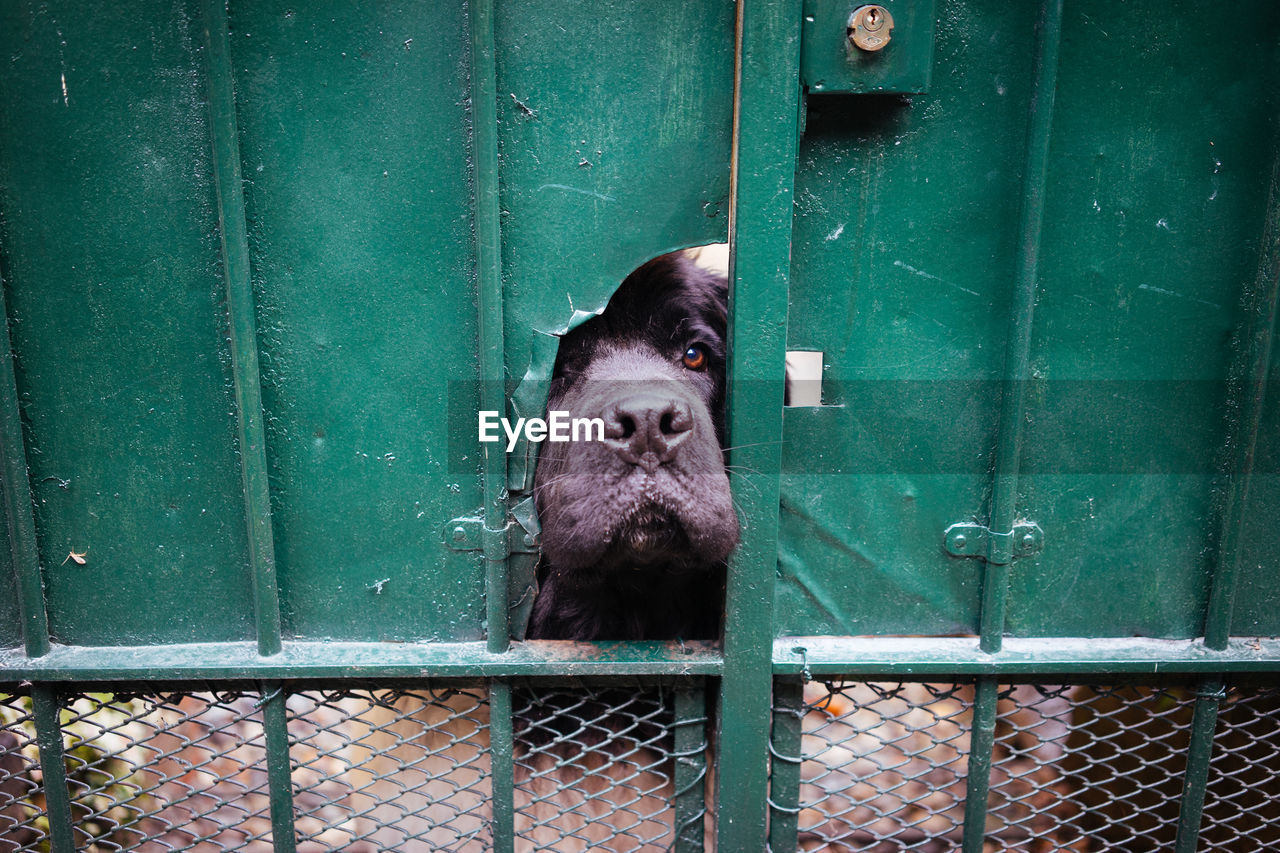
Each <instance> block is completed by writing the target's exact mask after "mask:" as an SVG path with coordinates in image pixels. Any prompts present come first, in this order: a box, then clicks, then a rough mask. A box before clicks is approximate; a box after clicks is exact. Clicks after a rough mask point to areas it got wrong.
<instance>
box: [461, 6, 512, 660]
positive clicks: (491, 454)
mask: <svg viewBox="0 0 1280 853" xmlns="http://www.w3.org/2000/svg"><path fill="white" fill-rule="evenodd" d="M470 14H471V17H470V28H471V109H472V115H471V121H472V148H473V157H474V171H475V233H476V245H475V248H476V294H477V297H476V306H477V311H478V314H477V320H478V324H479V338H480V342H479V360H480V407H481V408H482V409H484V410H491V411H498V412H504V413H505V412H506V410H507V402H506V391H505V382H504V379H505V369H506V368H505V359H506V356H505V350H504V341H503V319H502V318H503V310H502V309H503V305H502V223H501V218H500V209H499V174H498V99H497V48H496V46H495V41H494V26H495V22H494V0H473V2H472V3H470ZM481 453H482V454H483V458H484V474H483V478H484V485H483V491H484V527H485V530H486V531H497V530H502V531H504V533H503V536H504V541H503V543H502V544H501V547H499V546H498V543H496V542H495V541H494V540H493V539H492V538H491V537H486V539H485V542H484V546H485V547H484V556H485V617H486V625H487V632H488V643H489V651H492V652H503V651H506V650H507V647H508V645H509V644H510V634H511V627H510V609H509V607H508V602H507V598H508V591H507V586H508V583H509V578H508V574H509V566H508V562H507V558H508V556H509V554H510V549H509V548H508V547H507V546H506V542H505V536H506V533H505V531H506V529H507V525H508V520H507V515H508V510H507V503H506V495H507V491H506V483H507V457H506V454H505V453H503V452H502V451H501V450H500V449H499V448H498V447H497V446H495V445H491V444H485V445H483V447H482V448H481Z"/></svg>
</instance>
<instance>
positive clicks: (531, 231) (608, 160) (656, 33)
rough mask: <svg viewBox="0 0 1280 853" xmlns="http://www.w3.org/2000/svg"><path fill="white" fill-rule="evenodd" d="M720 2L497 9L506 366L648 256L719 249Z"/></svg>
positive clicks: (723, 119) (724, 65) (521, 365)
mask: <svg viewBox="0 0 1280 853" xmlns="http://www.w3.org/2000/svg"><path fill="white" fill-rule="evenodd" d="M733 14H734V4H733V3H732V2H728V0H713V2H707V3H656V4H646V5H644V6H643V8H640V7H638V6H637V5H636V4H634V3H624V2H617V0H609V2H591V3H586V2H573V3H565V2H560V0H525V2H521V3H518V4H501V5H500V6H499V9H498V26H497V43H498V45H499V48H498V81H497V83H498V95H499V104H498V111H499V113H498V121H499V125H500V129H501V138H500V139H501V142H500V154H501V157H502V178H501V179H502V185H503V187H502V206H503V211H504V218H503V266H504V277H505V286H506V297H507V304H506V312H507V313H506V317H505V319H506V322H507V347H508V365H509V367H510V370H511V372H512V375H513V377H514V378H516V379H518V378H519V377H520V376H522V375H523V374H524V369H525V365H526V364H527V362H528V359H529V350H530V343H529V336H530V333H531V330H538V331H543V332H546V331H554V330H559V329H562V328H563V327H564V325H565V324H566V323H567V322H568V321H569V319H570V318H571V317H572V315H573V312H574V310H582V311H589V312H590V311H598V310H600V309H601V308H602V307H603V306H604V303H605V302H606V301H607V300H608V297H609V295H610V294H611V293H612V292H613V289H614V288H615V287H617V285H618V283H619V282H621V281H622V279H623V278H625V277H626V275H627V273H629V272H631V270H633V269H635V268H636V267H637V266H639V265H640V264H641V263H643V262H644V261H646V260H648V259H649V258H651V257H653V256H655V255H658V254H661V253H663V252H665V251H669V250H671V249H676V248H679V247H680V246H684V245H697V244H701V243H711V242H723V241H724V240H725V239H726V238H727V235H728V210H729V201H728V198H729V139H730V134H731V130H732V93H733Z"/></svg>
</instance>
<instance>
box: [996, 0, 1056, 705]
mask: <svg viewBox="0 0 1280 853" xmlns="http://www.w3.org/2000/svg"><path fill="white" fill-rule="evenodd" d="M1037 31H1038V33H1039V37H1038V39H1037V41H1036V59H1035V78H1034V82H1033V83H1032V89H1031V103H1030V107H1029V112H1030V125H1031V126H1030V128H1029V130H1028V133H1027V153H1026V157H1025V159H1024V165H1023V168H1022V181H1023V189H1022V209H1021V212H1020V214H1019V219H1018V252H1017V263H1016V265H1015V267H1014V284H1013V299H1012V304H1011V306H1010V310H1009V331H1008V332H1007V333H1006V335H1005V356H1004V377H1003V378H1004V387H1003V389H1002V391H1001V395H1000V422H999V426H998V428H997V429H998V431H997V433H996V436H997V437H996V453H995V482H994V483H993V484H992V488H991V510H990V514H991V534H990V537H989V541H988V546H987V554H986V561H985V562H986V569H985V571H984V573H983V579H982V611H981V622H980V629H979V634H980V636H981V638H982V642H981V646H982V650H983V651H984V652H998V651H1000V644H1001V642H1003V638H1004V629H1005V611H1006V607H1007V600H1006V599H1007V595H1008V588H1009V570H1010V564H1011V563H1012V562H1013V556H1014V543H1013V537H1014V524H1015V520H1016V518H1017V516H1018V469H1019V466H1020V464H1021V458H1022V436H1023V424H1024V422H1025V421H1026V417H1027V405H1026V387H1027V379H1028V376H1029V374H1030V369H1031V324H1032V321H1033V320H1034V317H1035V305H1036V293H1037V289H1038V287H1039V284H1040V280H1039V270H1040V243H1041V226H1042V225H1043V222H1044V205H1045V191H1046V187H1045V182H1046V178H1047V172H1048V165H1049V140H1050V131H1051V129H1052V127H1053V103H1054V96H1055V95H1056V92H1057V85H1058V82H1057V81H1058V48H1059V45H1060V43H1061V41H1062V0H1049V2H1045V3H1043V4H1041V11H1040V21H1039V23H1038V25H1037ZM993 701H994V700H993Z"/></svg>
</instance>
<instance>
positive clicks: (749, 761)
mask: <svg viewBox="0 0 1280 853" xmlns="http://www.w3.org/2000/svg"><path fill="white" fill-rule="evenodd" d="M801 7H802V4H801V2H800V0H778V2H768V1H767V0H742V2H739V4H738V19H737V28H736V29H737V33H736V56H735V69H734V77H735V81H734V133H733V152H732V156H731V160H730V163H731V169H732V171H731V173H730V212H729V240H730V244H731V253H730V263H729V266H730V270H729V277H730V282H731V290H730V298H729V316H730V341H729V389H728V425H729V430H728V432H729V443H730V446H732V445H734V444H741V445H743V446H742V447H739V448H738V449H735V450H731V451H730V456H731V461H732V462H733V464H734V468H733V472H734V473H733V481H734V499H735V501H736V503H737V504H738V507H739V510H740V512H741V516H742V522H743V531H742V542H741V544H740V546H739V548H738V551H737V553H736V555H735V556H734V559H733V561H732V563H731V565H730V567H729V578H728V585H727V590H726V596H725V598H726V601H725V629H724V670H723V677H722V679H721V682H720V715H719V719H720V729H719V730H720V737H719V739H718V747H717V751H718V759H719V766H718V772H717V777H716V779H717V782H716V785H717V794H718V795H717V797H716V803H717V810H718V818H717V820H716V834H717V839H718V848H719V849H720V850H763V849H764V847H765V844H766V841H767V838H766V832H765V827H766V825H767V822H768V804H767V800H768V793H767V789H768V751H769V728H770V726H769V723H770V716H771V714H770V711H771V707H772V702H771V701H770V692H771V688H772V671H771V670H772V666H771V664H772V645H773V595H774V589H773V580H774V573H775V571H776V569H777V564H778V493H779V475H780V471H781V466H782V392H783V382H782V379H783V377H782V373H783V364H784V362H785V360H786V337H787V285H788V282H789V280H790V274H791V270H790V266H791V217H792V194H793V191H794V184H795V168H796V148H797V122H798V119H799V107H800V76H799V75H800V24H801ZM744 471H753V472H758V473H752V474H749V475H748V474H743V473H742V472H744ZM748 479H749V482H747V481H748Z"/></svg>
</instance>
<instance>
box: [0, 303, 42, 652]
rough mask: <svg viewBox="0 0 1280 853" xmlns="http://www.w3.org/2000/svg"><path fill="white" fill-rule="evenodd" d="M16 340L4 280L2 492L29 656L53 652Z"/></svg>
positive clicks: (0, 313)
mask: <svg viewBox="0 0 1280 853" xmlns="http://www.w3.org/2000/svg"><path fill="white" fill-rule="evenodd" d="M13 361H14V354H13V341H12V340H11V339H10V337H9V306H8V303H7V300H6V298H5V293H4V282H3V281H0V456H3V462H2V464H3V468H0V488H2V489H3V491H4V513H5V520H6V523H7V524H8V526H9V527H8V529H9V552H10V558H11V559H12V561H13V570H14V573H15V575H16V581H17V585H18V612H19V614H20V615H21V620H22V640H23V647H24V649H25V651H26V654H27V656H28V657H33V658H38V657H40V656H42V655H45V654H47V653H48V651H49V615H48V611H47V610H46V606H45V598H44V572H43V570H42V568H41V565H40V545H39V542H38V540H37V539H36V524H35V511H34V508H33V507H34V505H33V504H32V495H31V479H30V475H29V473H28V469H27V447H26V441H25V439H24V438H23V435H22V414H21V412H20V411H19V409H18V378H17V374H16V373H15V372H14V365H13Z"/></svg>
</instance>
